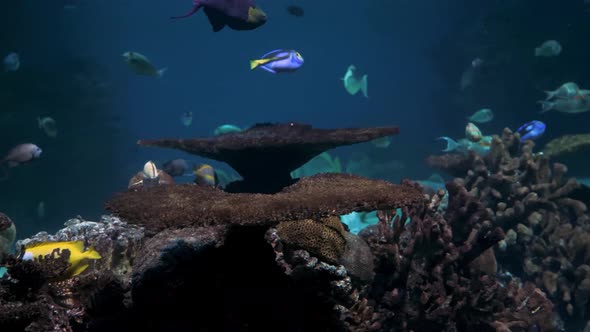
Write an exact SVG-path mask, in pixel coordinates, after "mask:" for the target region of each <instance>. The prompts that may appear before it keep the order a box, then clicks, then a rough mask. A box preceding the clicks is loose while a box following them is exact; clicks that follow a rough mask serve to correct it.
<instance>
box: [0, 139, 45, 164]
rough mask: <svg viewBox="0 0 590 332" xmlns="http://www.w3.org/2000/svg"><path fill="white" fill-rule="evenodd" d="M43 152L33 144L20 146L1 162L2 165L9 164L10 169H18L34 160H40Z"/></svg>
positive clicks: (13, 149)
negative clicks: (17, 167) (19, 166)
mask: <svg viewBox="0 0 590 332" xmlns="http://www.w3.org/2000/svg"><path fill="white" fill-rule="evenodd" d="M42 152H43V150H41V148H40V147H38V146H37V145H35V144H33V143H25V144H19V145H17V146H15V147H14V148H12V150H10V151H9V152H8V154H7V155H6V157H4V159H2V161H0V165H4V164H7V165H8V167H16V166H18V165H20V164H24V163H27V162H29V161H31V160H33V159H38V158H39V157H41V153H42Z"/></svg>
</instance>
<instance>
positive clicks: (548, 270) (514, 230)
mask: <svg viewBox="0 0 590 332" xmlns="http://www.w3.org/2000/svg"><path fill="white" fill-rule="evenodd" d="M519 139H520V138H519V136H518V134H515V133H512V132H511V131H510V130H509V129H505V130H504V132H503V134H502V136H501V137H498V136H496V137H494V139H493V142H492V147H491V151H490V154H489V155H488V156H486V157H485V158H475V159H473V160H467V159H465V160H464V165H463V166H464V168H467V169H468V171H466V172H465V173H464V174H462V175H459V176H461V177H460V178H457V179H455V180H454V181H452V182H451V183H449V184H447V187H448V188H449V191H453V190H454V191H456V192H461V193H462V195H463V198H462V203H460V204H459V205H462V206H468V205H469V204H470V202H472V203H471V204H479V205H480V206H482V207H483V208H484V209H485V211H486V212H485V213H486V214H487V215H488V216H489V220H490V222H491V223H492V224H493V225H496V226H499V227H502V229H503V230H504V231H505V232H506V233H507V234H508V236H507V238H506V240H505V241H501V242H500V244H499V246H498V250H496V258H497V260H498V263H499V265H500V266H501V267H502V268H503V269H505V270H509V271H510V272H512V273H513V274H514V275H517V276H519V277H520V278H522V279H524V280H528V281H532V282H534V283H535V285H536V286H537V287H539V288H540V289H543V290H544V291H545V292H546V293H547V294H548V296H549V297H550V298H551V299H552V300H553V301H555V302H556V304H558V305H557V309H558V310H559V314H560V315H561V316H568V317H570V318H576V319H568V320H567V321H566V322H567V324H568V325H567V328H568V330H569V329H571V330H576V329H581V328H583V326H584V323H585V321H586V320H587V319H588V317H587V315H588V314H587V309H586V307H587V305H590V301H589V300H590V297H588V296H587V290H586V289H587V287H586V285H587V284H590V283H586V281H585V280H586V272H585V271H586V267H587V266H588V265H590V254H589V253H590V247H589V244H588V243H590V230H589V228H588V227H589V221H590V215H589V214H588V207H587V204H589V203H590V195H589V192H588V189H587V188H586V187H585V186H582V185H580V184H579V183H577V181H576V180H575V179H572V178H568V177H567V176H566V174H567V171H568V169H567V167H566V166H565V165H563V164H560V163H553V164H551V163H550V159H549V157H554V156H556V155H560V153H561V152H560V153H553V152H549V153H548V152H547V151H551V149H553V148H551V146H550V149H549V150H546V151H545V154H535V153H533V148H534V143H533V142H532V141H526V142H525V143H523V144H520V142H519ZM454 170H455V168H453V169H452V170H451V171H450V172H451V173H453V174H455V173H454ZM455 175H457V174H455ZM449 186H450V187H449ZM449 208H450V210H451V211H458V210H457V209H456V208H451V207H449ZM480 211H481V213H484V212H483V210H481V209H480ZM588 280H590V279H588ZM588 294H590V293H588Z"/></svg>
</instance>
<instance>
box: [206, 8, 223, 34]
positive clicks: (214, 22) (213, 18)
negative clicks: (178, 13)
mask: <svg viewBox="0 0 590 332" xmlns="http://www.w3.org/2000/svg"><path fill="white" fill-rule="evenodd" d="M203 11H204V12H205V15H207V18H208V19H209V23H210V24H211V27H212V28H213V32H218V31H221V29H223V27H225V23H226V17H225V16H224V15H223V14H222V13H220V12H219V11H217V10H215V9H211V8H210V7H205V8H204V9H203Z"/></svg>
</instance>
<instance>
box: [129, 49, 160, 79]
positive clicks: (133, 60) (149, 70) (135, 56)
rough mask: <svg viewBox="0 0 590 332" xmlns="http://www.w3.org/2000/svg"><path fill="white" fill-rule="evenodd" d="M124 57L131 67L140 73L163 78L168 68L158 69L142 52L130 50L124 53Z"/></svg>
mask: <svg viewBox="0 0 590 332" xmlns="http://www.w3.org/2000/svg"><path fill="white" fill-rule="evenodd" d="M123 58H125V62H126V63H127V65H128V66H129V68H131V70H133V72H135V73H136V74H138V75H143V76H154V77H158V78H161V77H162V76H163V75H164V73H165V72H166V70H168V68H162V69H156V67H155V66H154V65H153V64H152V63H151V61H150V60H149V59H148V58H147V57H146V56H145V55H143V54H141V53H137V52H131V51H128V52H125V53H123Z"/></svg>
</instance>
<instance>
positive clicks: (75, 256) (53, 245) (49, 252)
mask: <svg viewBox="0 0 590 332" xmlns="http://www.w3.org/2000/svg"><path fill="white" fill-rule="evenodd" d="M64 250H68V251H69V252H70V257H69V258H68V262H69V263H70V266H69V267H68V268H67V269H66V270H65V271H64V272H63V273H61V274H60V275H59V279H60V280H65V279H68V278H71V277H74V276H77V275H79V274H80V273H82V272H84V270H86V269H87V268H88V266H89V265H90V263H89V261H90V260H96V259H101V258H102V257H101V256H100V254H99V253H98V252H97V251H96V250H94V249H93V248H88V250H86V251H84V242H83V241H70V242H44V243H40V244H36V245H33V246H31V247H28V248H25V252H24V253H23V256H22V259H23V260H34V261H37V262H39V263H43V259H41V260H40V259H39V256H41V257H42V258H46V257H54V258H59V257H60V256H61V255H62V254H63V251H64Z"/></svg>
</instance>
